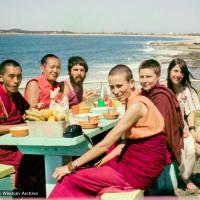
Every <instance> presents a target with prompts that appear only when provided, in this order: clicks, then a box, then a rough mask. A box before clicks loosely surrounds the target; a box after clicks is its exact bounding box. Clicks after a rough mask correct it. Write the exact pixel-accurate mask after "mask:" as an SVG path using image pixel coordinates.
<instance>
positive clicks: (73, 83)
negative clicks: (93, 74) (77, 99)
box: [69, 75, 85, 87]
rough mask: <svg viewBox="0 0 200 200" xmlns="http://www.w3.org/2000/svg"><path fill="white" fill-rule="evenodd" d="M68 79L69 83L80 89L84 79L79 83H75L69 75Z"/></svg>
mask: <svg viewBox="0 0 200 200" xmlns="http://www.w3.org/2000/svg"><path fill="white" fill-rule="evenodd" d="M69 79H70V82H71V84H72V85H74V86H77V87H80V86H82V85H83V81H84V79H85V77H84V78H83V79H81V80H79V81H76V80H75V79H74V78H73V76H71V75H70V76H69Z"/></svg>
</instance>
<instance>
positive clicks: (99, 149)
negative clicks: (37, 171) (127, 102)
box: [53, 103, 147, 180]
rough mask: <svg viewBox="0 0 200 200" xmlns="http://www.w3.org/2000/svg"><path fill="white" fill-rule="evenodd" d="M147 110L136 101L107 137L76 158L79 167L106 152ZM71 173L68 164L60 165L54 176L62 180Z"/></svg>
mask: <svg viewBox="0 0 200 200" xmlns="http://www.w3.org/2000/svg"><path fill="white" fill-rule="evenodd" d="M146 112H147V108H146V106H145V105H144V104H142V103H134V104H133V105H132V106H131V107H130V108H129V109H128V110H127V111H126V113H125V114H124V116H123V117H122V119H121V120H120V121H119V122H118V124H117V125H116V126H115V127H114V128H113V129H112V130H111V131H110V132H109V133H108V134H107V135H106V136H105V138H104V139H103V140H102V141H101V142H99V143H98V144H96V145H95V146H94V147H92V148H91V149H90V150H89V151H88V152H86V153H85V154H83V155H82V156H81V157H79V158H78V159H76V160H75V161H74V162H76V163H77V167H80V166H82V165H84V164H86V163H87V162H89V161H91V160H93V159H94V158H97V157H98V156H100V155H101V154H102V153H105V152H106V151H107V150H108V149H109V148H110V147H111V145H112V144H114V143H116V141H118V140H119V139H120V138H121V136H122V135H123V134H124V132H125V131H126V130H128V129H129V128H130V127H131V126H132V125H133V124H134V123H135V122H137V121H138V120H139V119H140V118H141V117H143V116H144V115H145V114H146ZM68 173H71V170H70V169H69V166H68V165H65V166H62V167H58V168H56V169H55V171H54V173H53V177H54V178H55V179H57V180H60V179H61V178H62V177H63V176H64V175H66V174H68Z"/></svg>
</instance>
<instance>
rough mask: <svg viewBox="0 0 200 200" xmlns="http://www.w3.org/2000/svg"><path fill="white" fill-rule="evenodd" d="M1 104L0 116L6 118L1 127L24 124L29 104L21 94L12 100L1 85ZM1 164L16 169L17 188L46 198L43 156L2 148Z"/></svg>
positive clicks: (14, 96) (13, 147)
mask: <svg viewBox="0 0 200 200" xmlns="http://www.w3.org/2000/svg"><path fill="white" fill-rule="evenodd" d="M0 102H1V105H3V106H1V109H0V116H5V117H1V119H0V124H1V125H14V124H19V123H23V122H24V120H23V117H22V116H23V114H24V113H25V110H26V109H29V104H28V103H27V101H26V100H25V99H24V98H23V96H22V95H21V94H20V93H19V92H17V93H13V94H12V100H11V99H10V98H9V96H8V94H7V93H6V91H5V90H4V88H3V86H2V85H1V84H0ZM5 110H6V111H5ZM5 112H6V114H5ZM6 115H8V117H6ZM0 163H1V164H7V165H13V166H14V167H15V170H16V186H17V188H18V189H19V190H20V191H36V192H39V195H38V196H45V187H44V184H45V181H44V174H45V172H44V158H43V156H34V155H23V154H22V153H21V152H20V151H19V150H18V148H17V147H16V146H0ZM30 169H31V170H30ZM18 197H19V196H18Z"/></svg>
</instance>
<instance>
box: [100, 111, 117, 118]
mask: <svg viewBox="0 0 200 200" xmlns="http://www.w3.org/2000/svg"><path fill="white" fill-rule="evenodd" d="M119 115H120V113H119V112H116V111H115V112H107V113H103V116H104V118H106V119H117V118H118V117H119Z"/></svg>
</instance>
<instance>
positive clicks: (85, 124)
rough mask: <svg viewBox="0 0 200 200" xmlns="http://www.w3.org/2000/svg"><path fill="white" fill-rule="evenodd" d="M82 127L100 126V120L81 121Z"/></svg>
mask: <svg viewBox="0 0 200 200" xmlns="http://www.w3.org/2000/svg"><path fill="white" fill-rule="evenodd" d="M78 123H79V124H80V125H81V127H82V128H85V129H87V128H88V129H89V128H97V127H98V123H99V122H98V121H97V120H92V121H79V122H78Z"/></svg>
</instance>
